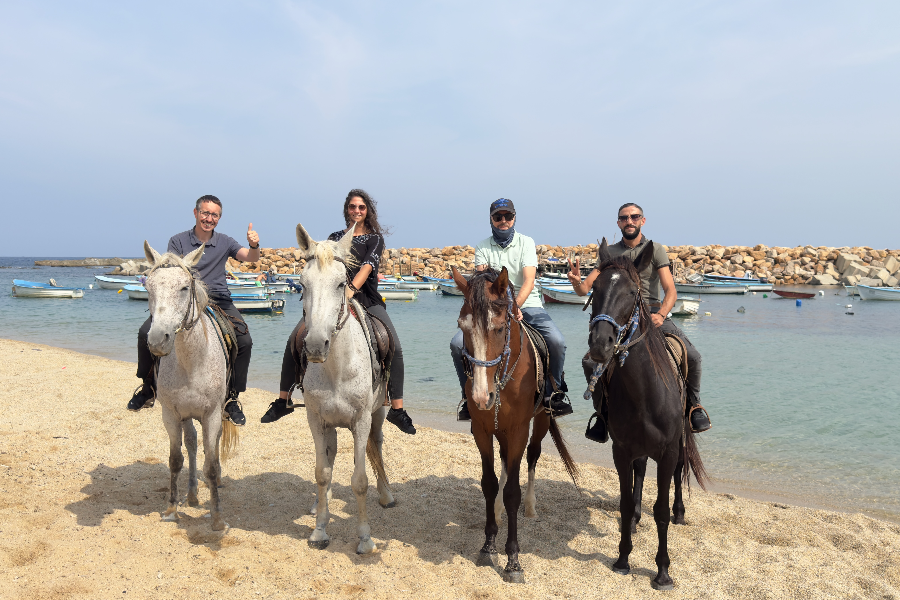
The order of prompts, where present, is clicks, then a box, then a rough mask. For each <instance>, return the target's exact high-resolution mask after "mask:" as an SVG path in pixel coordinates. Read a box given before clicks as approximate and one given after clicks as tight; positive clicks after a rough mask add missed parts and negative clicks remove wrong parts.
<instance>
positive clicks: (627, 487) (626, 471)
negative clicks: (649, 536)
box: [612, 444, 634, 575]
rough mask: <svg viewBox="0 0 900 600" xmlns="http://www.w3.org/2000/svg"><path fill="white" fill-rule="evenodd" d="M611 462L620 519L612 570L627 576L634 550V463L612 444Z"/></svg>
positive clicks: (618, 447)
mask: <svg viewBox="0 0 900 600" xmlns="http://www.w3.org/2000/svg"><path fill="white" fill-rule="evenodd" d="M613 461H614V462H615V465H616V472H617V473H618V475H619V514H620V515H621V517H622V523H621V526H620V527H619V532H620V533H621V536H622V537H621V538H620V539H619V558H618V560H616V562H614V563H613V567H612V568H613V571H615V572H616V573H619V574H620V575H628V573H629V572H630V571H631V566H630V565H629V564H628V555H629V554H631V550H632V548H634V546H633V545H632V543H631V519H632V518H633V517H634V497H633V496H632V493H633V489H634V488H633V485H632V484H633V479H634V466H633V465H634V463H633V461H632V460H631V459H630V458H629V457H628V456H626V455H625V452H624V450H622V448H621V447H620V446H617V445H616V444H613Z"/></svg>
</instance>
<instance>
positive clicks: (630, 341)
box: [584, 286, 647, 400]
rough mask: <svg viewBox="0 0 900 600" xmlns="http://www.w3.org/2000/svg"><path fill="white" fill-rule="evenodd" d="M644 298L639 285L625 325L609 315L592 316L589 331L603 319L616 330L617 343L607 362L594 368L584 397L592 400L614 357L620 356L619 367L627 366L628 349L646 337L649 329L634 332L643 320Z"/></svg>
mask: <svg viewBox="0 0 900 600" xmlns="http://www.w3.org/2000/svg"><path fill="white" fill-rule="evenodd" d="M643 302H644V300H643V297H642V296H641V292H640V286H638V294H637V298H636V299H635V301H634V308H633V309H632V311H631V318H630V319H629V320H628V322H627V323H625V324H624V325H619V324H618V323H617V322H616V320H615V319H614V318H612V317H611V316H609V315H603V314H601V315H597V316H596V317H594V318H592V319H591V320H590V322H589V323H588V333H590V331H591V329H593V327H594V325H596V324H597V323H599V322H601V321H605V322H607V323H609V324H610V325H612V326H613V329H615V331H616V343H615V345H614V346H613V352H612V354H611V355H610V357H609V359H607V361H606V362H605V363H601V364H598V365H597V366H596V368H594V372H593V374H592V375H591V381H590V383H589V384H588V389H587V390H586V391H585V392H584V399H585V400H590V399H591V397H592V396H593V394H594V388H595V387H596V386H597V382H598V381H599V380H600V377H601V376H602V375H603V372H604V371H605V370H606V368H607V367H608V366H609V364H610V363H611V362H612V360H613V358H616V357H618V358H619V367H624V366H625V359H626V358H628V349H629V348H631V347H632V346H634V345H635V344H637V343H638V342H640V341H641V340H642V339H644V336H645V335H647V331H644V332H643V333H642V334H641V335H639V336H637V337H636V338H635V337H634V334H635V333H636V332H637V329H638V326H639V325H640V322H641V305H642V304H643Z"/></svg>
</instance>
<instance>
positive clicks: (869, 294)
mask: <svg viewBox="0 0 900 600" xmlns="http://www.w3.org/2000/svg"><path fill="white" fill-rule="evenodd" d="M856 290H857V292H859V297H860V298H862V299H863V300H893V301H895V302H900V288H880V287H869V286H867V285H859V284H856Z"/></svg>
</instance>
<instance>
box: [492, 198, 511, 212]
mask: <svg viewBox="0 0 900 600" xmlns="http://www.w3.org/2000/svg"><path fill="white" fill-rule="evenodd" d="M498 212H511V213H512V214H516V207H515V206H513V201H512V200H508V199H506V198H500V199H499V200H494V201H493V202H491V215H490V216H494V213H498Z"/></svg>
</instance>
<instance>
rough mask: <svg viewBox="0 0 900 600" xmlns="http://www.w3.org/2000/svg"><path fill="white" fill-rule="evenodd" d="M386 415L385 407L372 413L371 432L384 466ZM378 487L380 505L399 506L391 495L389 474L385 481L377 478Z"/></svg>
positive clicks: (376, 451) (386, 506)
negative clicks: (383, 428)
mask: <svg viewBox="0 0 900 600" xmlns="http://www.w3.org/2000/svg"><path fill="white" fill-rule="evenodd" d="M386 414H387V408H386V407H384V406H382V407H381V408H379V409H378V410H376V411H375V412H374V413H372V430H371V431H370V432H369V439H371V440H372V442H373V443H374V444H375V453H376V454H377V455H378V460H379V461H381V464H384V455H383V454H382V453H381V447H382V445H383V443H384V432H383V431H382V426H383V425H384V417H385V415H386ZM376 485H377V486H378V504H380V505H381V506H382V507H383V508H393V507H395V506H397V502H396V501H395V500H394V495H393V494H392V493H391V484H390V482H388V480H387V473H385V479H383V480H382V479H381V478H380V477H378V478H377V481H376Z"/></svg>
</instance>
